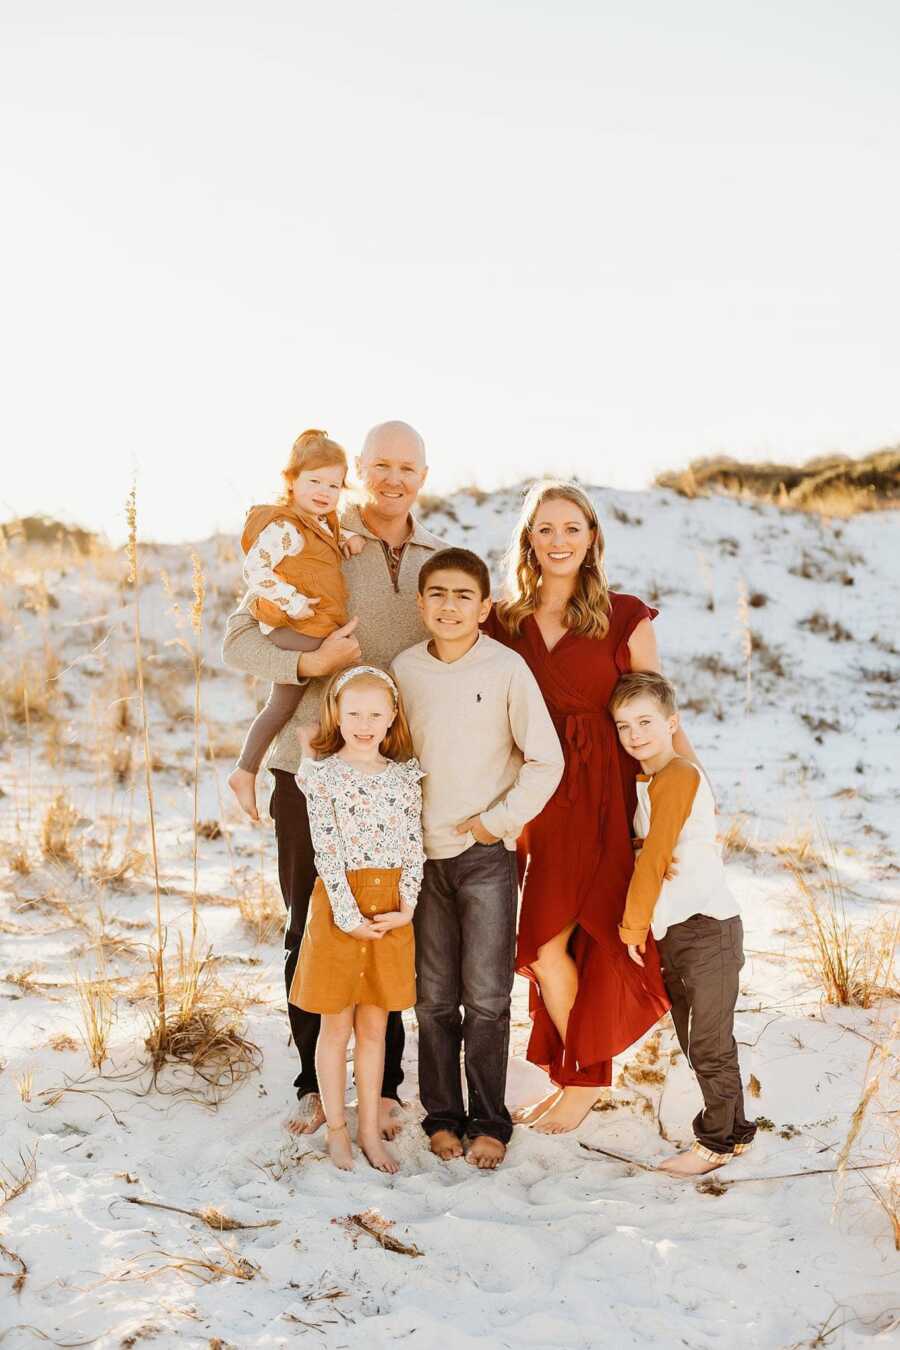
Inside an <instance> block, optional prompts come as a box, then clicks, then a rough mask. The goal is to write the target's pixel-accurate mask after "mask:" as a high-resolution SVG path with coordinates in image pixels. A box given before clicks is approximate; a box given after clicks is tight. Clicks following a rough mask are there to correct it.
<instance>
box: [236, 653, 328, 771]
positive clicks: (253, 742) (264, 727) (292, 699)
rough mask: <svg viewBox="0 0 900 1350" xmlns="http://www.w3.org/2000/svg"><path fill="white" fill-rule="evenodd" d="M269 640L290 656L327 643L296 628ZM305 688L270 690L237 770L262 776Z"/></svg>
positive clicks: (285, 686) (280, 686)
mask: <svg viewBox="0 0 900 1350" xmlns="http://www.w3.org/2000/svg"><path fill="white" fill-rule="evenodd" d="M266 637H267V638H268V639H269V641H270V642H274V643H275V646H276V647H280V648H281V649H282V651H287V652H314V651H316V650H318V648H319V647H321V645H322V643H323V642H324V641H325V639H324V638H320V637H307V636H306V634H305V633H298V632H297V631H296V629H294V628H273V629H272V631H271V633H267V634H266ZM305 687H306V686H305V685H302V684H273V685H272V688H271V689H270V690H269V697H268V699H267V700H266V706H265V707H264V708H261V709H260V711H259V712H258V713H257V714H256V717H254V719H253V721H252V722H251V724H250V730H249V731H248V732H247V735H246V736H245V737H244V744H243V746H242V748H241V754H240V758H239V759H238V768H239V769H246V770H247V772H248V773H259V766H260V764H262V762H263V757H264V755H265V753H266V751H267V750H268V748H269V746H270V745H271V744H272V742H273V741H274V739H275V737H276V736H277V735H278V733H279V731H280V730H281V728H282V727H283V726H286V725H287V723H288V722H289V721H290V720H291V718H292V717H293V715H294V712H295V710H296V708H297V704H298V703H299V702H300V696H301V695H302V693H303V690H304V688H305Z"/></svg>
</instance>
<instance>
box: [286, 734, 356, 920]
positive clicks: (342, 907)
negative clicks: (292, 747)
mask: <svg viewBox="0 0 900 1350" xmlns="http://www.w3.org/2000/svg"><path fill="white" fill-rule="evenodd" d="M327 764H328V761H327V760H318V761H317V760H314V759H304V760H303V761H302V762H301V764H300V768H299V770H298V772H297V786H298V787H299V789H300V791H301V792H302V793H303V794H304V796H305V797H306V808H307V811H308V812H309V831H310V834H311V835H312V842H313V849H314V850H315V855H316V871H317V872H318V874H319V876H320V877H321V878H322V881H323V882H324V884H325V890H326V891H327V892H328V899H329V901H330V903H331V912H332V914H333V915H334V921H335V923H336V924H337V926H338V928H340V929H341V930H342V932H344V933H352V932H353V929H354V928H356V927H357V926H358V925H359V924H361V923H362V922H363V916H362V914H361V913H360V911H359V906H358V905H357V903H356V900H355V899H354V898H353V892H352V891H351V889H350V884H349V882H348V881H347V864H346V861H345V858H344V846H343V843H342V842H341V832H340V830H339V828H338V823H337V816H336V815H335V811H334V800H333V797H332V787H331V784H330V782H329V773H328V768H327Z"/></svg>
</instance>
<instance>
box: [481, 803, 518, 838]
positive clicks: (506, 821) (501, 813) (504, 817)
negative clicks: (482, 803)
mask: <svg viewBox="0 0 900 1350" xmlns="http://www.w3.org/2000/svg"><path fill="white" fill-rule="evenodd" d="M478 814H479V816H480V817H481V823H482V825H483V826H484V828H485V829H486V830H487V832H488V834H493V835H495V836H496V838H497V839H509V838H516V839H517V838H518V836H519V834H520V831H519V830H517V829H516V826H515V824H514V823H513V821H512V820H510V817H509V811H508V810H507V809H506V807H505V806H504V805H503V803H502V802H497V804H496V805H495V806H492V807H490V809H489V810H487V811H479V812H478Z"/></svg>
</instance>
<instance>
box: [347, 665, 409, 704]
mask: <svg viewBox="0 0 900 1350" xmlns="http://www.w3.org/2000/svg"><path fill="white" fill-rule="evenodd" d="M357 675H377V677H378V679H379V680H384V682H385V684H386V685H389V686H390V689H391V693H392V694H393V695H394V702H395V703H396V702H397V700H398V699H399V697H400V695H399V693H398V691H397V686H396V685H395V684H394V681H393V680H392V679H391V677H390V675H388V674H387V672H386V671H384V670H379V669H378V667H377V666H351V667H350V669H349V670H345V671H344V672H343V674H341V675H339V676H338V678H337V679H336V680H335V682H334V696H335V698H337V696H338V694H339V693H340V692H341V690H342V689H343V687H344V685H345V684H346V683H347V682H348V680H355V679H356V677H357Z"/></svg>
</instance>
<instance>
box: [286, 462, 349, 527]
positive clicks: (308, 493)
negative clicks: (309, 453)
mask: <svg viewBox="0 0 900 1350" xmlns="http://www.w3.org/2000/svg"><path fill="white" fill-rule="evenodd" d="M343 486H344V470H343V469H342V468H341V466H340V464H326V465H323V466H322V467H321V468H320V469H303V470H302V471H301V472H300V473H298V474H297V477H296V478H295V479H294V489H293V490H294V505H295V506H297V507H298V508H299V510H301V511H305V512H306V514H307V515H309V516H325V515H327V514H328V513H329V511H333V510H334V509H335V507H336V506H337V504H338V498H339V497H340V495H341V488H342V487H343Z"/></svg>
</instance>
